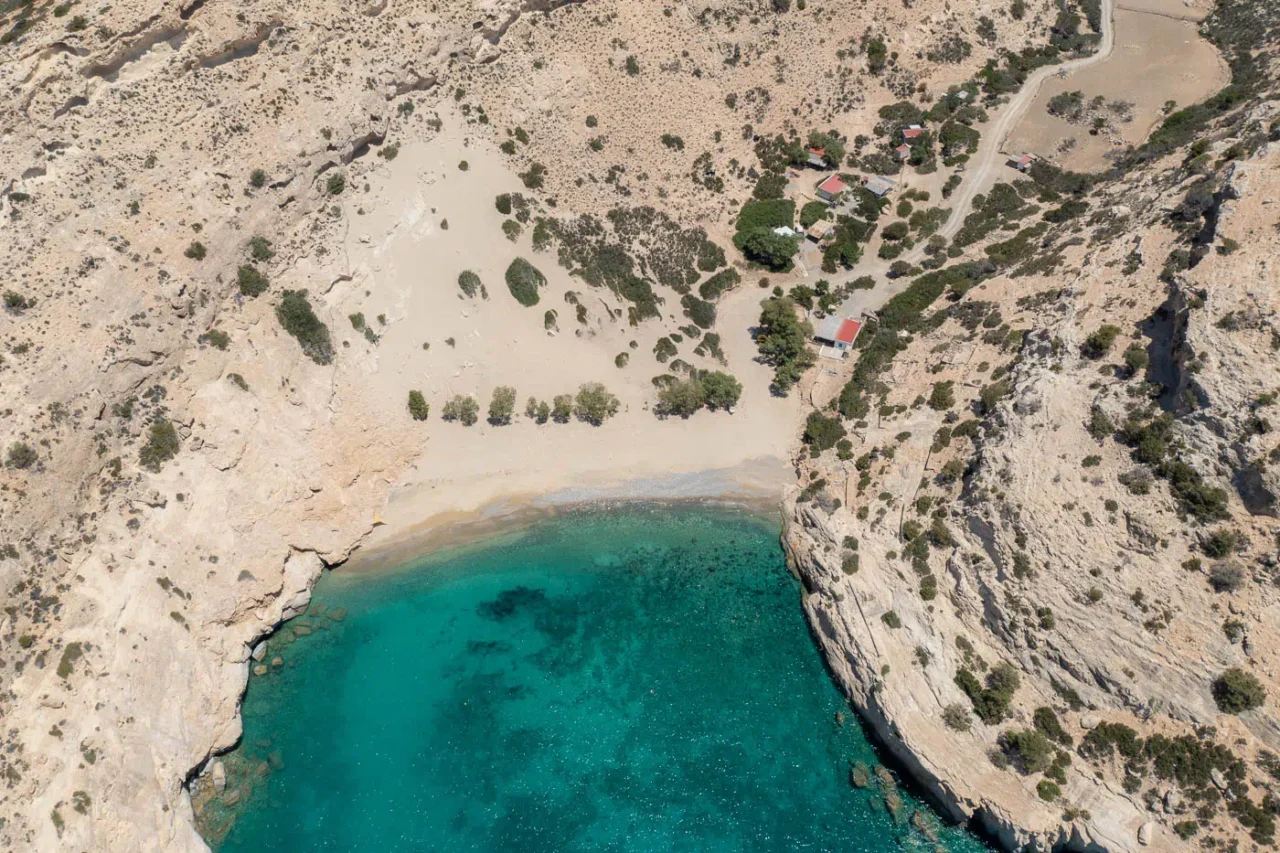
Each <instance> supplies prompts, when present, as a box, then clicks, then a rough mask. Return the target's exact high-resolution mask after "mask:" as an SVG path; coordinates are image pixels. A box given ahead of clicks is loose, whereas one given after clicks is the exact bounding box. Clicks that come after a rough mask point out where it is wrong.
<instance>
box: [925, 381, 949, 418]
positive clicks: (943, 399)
mask: <svg viewBox="0 0 1280 853" xmlns="http://www.w3.org/2000/svg"><path fill="white" fill-rule="evenodd" d="M954 387H955V383H954V382H937V383H935V384H934V386H933V391H932V392H931V393H930V394H929V408H931V409H934V410H936V411H939V412H945V411H946V410H947V409H949V408H951V407H952V406H954V405H955V404H956V395H955V392H954V391H953V388H954Z"/></svg>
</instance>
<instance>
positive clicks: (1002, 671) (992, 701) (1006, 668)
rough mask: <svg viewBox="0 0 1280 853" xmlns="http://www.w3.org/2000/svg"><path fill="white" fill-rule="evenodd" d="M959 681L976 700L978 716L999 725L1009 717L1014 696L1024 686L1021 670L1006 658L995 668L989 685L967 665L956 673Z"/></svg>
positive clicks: (988, 677)
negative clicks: (1020, 676)
mask: <svg viewBox="0 0 1280 853" xmlns="http://www.w3.org/2000/svg"><path fill="white" fill-rule="evenodd" d="M955 682H956V684H957V685H958V686H959V687H960V689H961V690H963V691H964V693H965V695H966V696H968V697H969V701H970V702H972V703H973V712H974V713H975V714H977V715H978V719H980V720H982V721H983V722H984V723H986V724H987V725H995V724H996V723H999V722H1001V721H1002V720H1003V719H1004V718H1005V717H1006V716H1008V714H1009V705H1010V704H1011V703H1012V702H1013V696H1014V694H1015V693H1016V692H1017V690H1018V688H1019V687H1021V686H1022V680H1021V679H1020V678H1019V677H1018V670H1017V669H1016V668H1014V666H1013V664H1011V663H1008V662H1005V661H1002V662H1000V663H998V664H996V665H995V666H993V667H992V668H991V671H990V672H988V673H987V678H986V682H985V684H984V683H983V682H981V681H979V680H978V677H977V676H976V675H974V674H973V673H972V672H970V671H969V669H968V668H967V667H961V668H960V670H959V671H958V672H956V678H955Z"/></svg>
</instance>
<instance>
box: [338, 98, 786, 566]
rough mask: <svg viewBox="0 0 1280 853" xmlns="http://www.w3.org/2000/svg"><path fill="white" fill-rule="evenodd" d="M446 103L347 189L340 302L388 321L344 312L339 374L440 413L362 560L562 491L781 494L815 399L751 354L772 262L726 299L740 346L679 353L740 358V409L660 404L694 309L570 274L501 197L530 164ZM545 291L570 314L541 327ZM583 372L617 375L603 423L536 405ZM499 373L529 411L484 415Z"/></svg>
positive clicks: (728, 338)
mask: <svg viewBox="0 0 1280 853" xmlns="http://www.w3.org/2000/svg"><path fill="white" fill-rule="evenodd" d="M441 118H442V120H443V122H444V123H443V127H442V129H441V131H440V132H439V133H438V134H437V135H436V136H435V138H434V139H432V140H431V141H430V142H427V143H419V144H407V145H405V146H403V148H401V149H400V150H399V153H398V156H397V157H396V158H395V159H394V161H393V162H391V163H389V164H388V168H386V169H383V170H380V171H379V172H377V173H375V174H374V175H373V176H372V177H371V180H370V181H369V184H368V185H367V191H366V192H364V193H363V194H361V195H356V196H354V197H353V198H352V199H351V200H350V201H348V202H347V203H346V206H347V208H348V213H349V214H350V215H351V223H352V224H351V228H350V230H349V232H348V234H347V238H346V243H345V245H344V247H343V249H344V251H345V252H346V253H347V257H348V260H349V264H350V268H351V279H350V281H344V282H340V283H339V284H337V285H336V286H335V287H334V288H333V289H332V290H331V291H330V292H329V294H328V295H327V297H326V299H327V301H328V302H329V303H330V305H331V306H332V307H333V314H334V315H335V316H338V317H346V316H348V315H350V314H355V313H357V312H359V313H362V314H363V315H364V316H365V318H366V322H367V323H369V325H370V326H371V327H373V328H374V329H375V330H376V332H377V334H378V336H379V339H378V340H377V342H376V344H371V343H370V342H369V341H367V340H366V339H365V338H364V337H363V336H362V335H361V334H360V333H359V332H357V331H356V330H355V329H354V328H351V327H350V326H347V325H346V324H345V323H344V324H343V326H345V327H343V326H340V327H338V328H335V330H334V331H335V335H336V337H337V338H338V340H339V341H340V346H342V347H343V348H344V350H345V351H346V354H347V357H345V358H344V359H343V368H342V373H343V375H342V378H341V381H342V383H343V385H345V386H347V390H348V391H349V392H350V393H351V394H352V395H353V396H355V397H358V398H360V400H361V403H362V405H364V406H365V407H367V408H372V409H375V410H383V411H387V412H388V413H389V416H392V415H391V414H390V413H395V414H394V416H395V417H399V413H400V411H402V410H403V408H404V406H405V400H406V398H407V395H408V392H409V391H410V390H421V391H422V393H423V394H424V396H425V398H426V400H427V402H428V404H429V405H430V406H431V416H430V418H429V419H428V420H427V421H426V422H424V423H422V424H420V425H417V427H416V428H417V429H418V430H419V432H420V434H421V442H422V452H421V455H420V456H419V458H418V459H417V460H416V461H415V462H414V464H413V465H411V467H410V469H409V470H408V472H407V473H406V474H405V475H404V476H403V477H402V478H400V479H399V480H398V481H397V482H394V483H392V484H389V488H388V498H387V500H386V503H385V505H384V506H381V507H375V508H373V510H372V512H371V515H370V523H371V525H372V530H371V532H370V534H369V536H368V537H367V538H366V540H365V541H364V543H363V544H362V546H361V548H360V550H359V551H358V552H357V556H356V557H355V558H354V559H353V563H352V564H353V565H356V564H361V563H363V564H365V565H367V564H368V563H369V562H370V561H374V562H377V563H379V564H384V563H385V562H386V557H385V555H386V554H387V553H392V554H394V555H396V557H397V558H398V557H402V556H404V555H405V553H407V552H408V551H421V550H424V549H430V548H433V547H437V546H438V544H439V542H440V541H445V540H447V541H454V540H455V538H456V537H457V536H459V535H461V536H463V537H467V536H470V535H474V530H472V531H471V533H468V532H466V531H462V532H458V531H454V530H452V529H447V528H453V527H455V526H458V525H461V526H462V527H469V526H470V524H469V523H471V522H477V521H480V522H485V521H486V520H487V521H488V522H491V521H492V519H493V518H495V517H499V516H500V517H506V518H510V517H512V516H515V515H520V514H521V513H522V512H525V511H527V510H529V509H531V508H538V507H546V506H550V505H564V504H573V503H581V502H584V501H593V500H620V499H643V500H665V499H672V498H719V497H723V496H726V495H731V496H734V497H735V498H746V499H754V500H764V501H773V502H774V503H775V504H776V502H777V500H778V499H779V498H780V497H781V494H782V490H783V487H784V486H785V485H786V484H787V483H789V482H791V481H793V480H794V472H793V471H792V469H791V466H790V464H789V463H788V461H787V460H788V459H789V458H790V455H791V447H792V445H793V444H794V443H795V441H796V438H795V435H794V429H793V426H794V424H795V423H796V422H797V420H798V419H799V413H800V409H801V400H800V399H799V396H798V395H795V394H793V395H792V396H791V397H790V398H781V397H776V396H773V395H772V394H771V393H770V392H769V390H768V386H769V381H770V378H771V370H770V369H769V368H768V367H766V366H764V365H761V364H758V363H756V362H755V360H754V359H755V344H754V342H753V340H752V338H751V333H750V329H751V327H752V325H754V321H755V319H756V317H757V315H758V313H759V302H760V300H761V299H762V298H763V297H764V296H766V295H767V292H766V291H762V290H760V289H759V288H758V287H757V286H756V280H757V278H758V275H750V276H744V281H743V283H742V284H741V285H740V286H739V287H738V289H737V290H735V291H733V292H731V293H729V294H728V295H726V296H725V297H723V298H722V299H721V300H720V302H719V303H718V305H717V309H718V315H719V316H718V319H717V322H716V325H715V328H714V329H713V330H712V331H715V332H718V333H720V334H721V336H722V346H723V350H724V356H725V363H723V364H721V363H720V362H718V361H717V360H715V359H714V358H711V357H710V356H696V355H694V354H693V352H692V350H693V347H694V345H695V343H696V342H695V341H692V340H686V341H685V342H683V343H682V344H681V345H680V353H679V356H678V357H679V358H682V359H684V360H685V361H687V362H689V363H691V364H693V365H694V366H696V367H698V368H702V369H709V370H715V369H721V370H727V371H728V372H730V373H733V374H734V375H735V376H736V377H737V378H738V379H739V380H740V381H741V382H742V383H743V386H744V390H743V394H742V400H741V402H740V404H739V405H738V406H737V407H735V409H734V411H733V412H732V413H728V412H709V411H705V410H704V411H700V412H698V413H697V414H695V415H694V416H692V417H690V418H687V419H682V418H667V419H659V418H658V417H657V416H656V415H655V414H654V413H653V412H652V411H651V410H650V407H651V405H652V402H653V401H654V399H655V392H654V387H653V383H652V382H651V378H652V377H653V376H654V375H655V374H661V373H663V372H666V371H665V365H662V364H659V363H658V362H657V361H656V360H655V359H654V357H653V354H652V353H653V347H654V344H655V342H656V341H657V339H658V338H659V337H660V336H662V335H663V334H665V333H666V332H667V330H668V329H670V328H671V325H678V324H680V323H687V322H688V321H687V320H686V319H684V318H683V317H681V316H680V311H681V309H680V306H679V303H678V299H677V298H673V294H671V293H670V292H666V293H664V295H665V297H666V304H665V305H664V306H663V309H662V310H663V314H664V319H665V320H667V321H668V323H663V324H660V323H652V322H650V323H645V324H642V325H641V326H639V327H633V326H630V325H629V324H628V323H627V321H626V311H625V303H623V302H622V301H621V300H620V299H618V297H617V296H616V295H615V294H613V293H612V292H611V291H609V290H608V289H605V288H593V287H591V286H590V285H588V284H586V283H585V282H583V281H581V280H579V279H576V278H573V277H571V276H570V275H569V274H568V273H567V272H566V271H565V270H564V269H563V268H562V267H561V266H559V264H558V263H557V262H556V259H555V257H554V256H553V255H552V254H551V253H549V252H537V251H535V250H534V249H533V247H532V244H531V241H530V236H529V229H526V230H525V233H523V234H521V235H520V237H519V239H517V240H515V241H512V240H508V239H505V238H504V237H503V236H502V230H501V223H502V221H503V218H504V217H503V216H502V215H501V214H500V213H499V212H498V210H497V209H496V207H495V204H494V199H495V197H496V196H498V195H499V194H501V193H516V192H520V191H522V190H524V188H523V186H522V185H521V183H520V179H519V177H518V176H517V175H515V174H514V173H513V172H512V171H511V170H510V169H509V168H508V166H507V164H506V161H505V160H504V158H503V157H502V155H501V154H500V152H498V151H497V149H496V148H494V147H493V145H492V144H491V143H489V142H487V141H484V140H481V139H479V138H478V137H475V136H472V135H471V134H469V133H468V130H467V125H466V124H465V122H464V121H463V120H462V119H461V117H460V116H457V115H448V114H446V115H442V116H441ZM463 161H466V162H467V168H466V169H465V170H463V169H460V168H459V164H460V163H461V162H463ZM516 257H523V258H526V259H528V260H529V261H530V262H531V263H533V264H535V265H536V266H537V267H538V269H539V270H540V271H541V272H542V273H543V274H544V275H545V276H546V277H547V282H548V283H547V286H546V287H544V288H543V289H542V292H541V299H540V301H539V303H538V304H537V305H535V306H533V307H531V308H521V307H519V306H518V305H516V303H515V302H514V300H513V297H512V296H511V294H510V293H509V292H508V289H507V287H506V284H505V282H504V280H503V274H504V271H505V270H506V267H507V265H508V264H509V263H510V262H511V260H512V259H514V258H516ZM463 270H472V271H474V272H475V273H476V274H478V275H479V276H480V279H481V281H482V282H483V284H484V287H485V289H486V291H487V293H488V299H484V298H479V297H477V298H466V297H465V296H463V294H462V293H461V291H460V289H459V287H458V284H457V277H458V274H459V273H460V272H462V271H463ZM570 291H573V292H575V293H576V294H578V295H579V297H580V299H581V302H582V304H584V305H586V306H587V309H588V319H587V322H586V323H579V322H578V321H577V320H576V318H575V316H574V314H575V309H574V306H573V305H570V304H568V303H567V302H566V299H565V295H566V293H568V292H570ZM548 309H551V310H555V311H556V313H557V315H558V321H557V323H556V329H554V330H547V329H546V328H545V327H544V325H545V312H546V311H547V310H548ZM450 342H452V343H450ZM633 342H634V346H632V343H633ZM424 344H425V345H426V346H424ZM624 352H625V353H628V354H629V358H628V363H627V365H626V366H625V367H622V368H619V367H618V366H617V364H616V362H615V359H616V358H617V356H618V355H619V353H624ZM513 353H514V356H513ZM585 382H601V383H604V384H605V385H606V386H607V387H608V388H609V390H610V391H611V392H612V393H614V394H615V395H617V397H618V399H619V402H620V408H619V412H618V414H617V416H615V417H614V418H611V419H610V420H608V421H607V422H606V423H605V424H603V425H602V426H599V427H596V426H591V425H589V424H586V423H581V422H578V421H576V420H574V421H571V422H569V423H566V424H557V423H554V422H548V423H545V424H541V425H539V424H537V423H535V422H534V421H533V420H532V419H529V418H527V417H525V416H524V415H523V410H524V406H525V401H526V400H527V398H528V397H529V396H534V397H537V398H538V399H539V400H546V401H550V400H551V398H552V397H553V396H555V395H556V394H571V393H574V392H575V391H576V390H577V389H578V387H579V386H580V385H581V384H582V383H585ZM499 385H509V386H513V387H515V388H516V390H517V406H516V409H517V416H516V418H515V419H514V420H513V422H512V423H511V424H509V425H502V426H494V425H491V424H489V423H488V422H487V421H486V420H485V419H484V415H485V412H486V409H487V406H488V402H489V398H490V396H491V394H492V391H493V389H494V388H495V387H496V386H499ZM456 394H471V395H474V396H475V398H476V399H477V401H478V402H479V404H480V412H481V420H480V422H479V423H477V424H476V425H474V426H471V427H466V426H463V425H461V424H459V423H451V422H445V421H442V420H441V419H440V417H439V413H440V411H441V408H442V407H443V405H444V403H445V401H446V400H448V399H449V398H451V397H453V396H454V395H456ZM407 543H411V544H407Z"/></svg>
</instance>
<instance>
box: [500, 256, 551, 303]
mask: <svg viewBox="0 0 1280 853" xmlns="http://www.w3.org/2000/svg"><path fill="white" fill-rule="evenodd" d="M506 279H507V289H508V290H510V291H511V295H512V296H514V297H515V300H516V301H517V302H519V303H520V304H521V305H523V306H524V307H526V308H530V307H532V306H534V305H537V304H538V288H540V287H542V286H543V285H545V284H546V283H547V279H546V276H544V275H543V274H542V273H541V272H540V271H539V270H538V268H537V267H535V266H534V265H533V264H531V263H529V262H528V261H526V260H525V259H524V258H516V259H515V260H514V261H512V262H511V265H510V266H508V267H507V275H506Z"/></svg>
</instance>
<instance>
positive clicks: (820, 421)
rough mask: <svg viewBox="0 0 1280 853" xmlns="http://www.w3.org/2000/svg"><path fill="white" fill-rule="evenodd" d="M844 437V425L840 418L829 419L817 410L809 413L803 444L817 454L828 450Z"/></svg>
mask: <svg viewBox="0 0 1280 853" xmlns="http://www.w3.org/2000/svg"><path fill="white" fill-rule="evenodd" d="M844 437H845V429H844V425H843V424H842V423H840V418H838V417H835V418H829V417H827V416H826V415H824V414H822V412H819V411H817V410H814V411H812V412H810V413H809V417H808V419H807V420H806V421H805V430H804V439H803V440H804V443H805V444H808V445H809V446H810V447H812V448H813V449H815V450H817V451H818V452H822V451H824V450H830V449H831V448H833V447H835V446H836V442H838V441H839V440H840V439H842V438H844Z"/></svg>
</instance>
